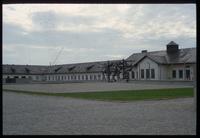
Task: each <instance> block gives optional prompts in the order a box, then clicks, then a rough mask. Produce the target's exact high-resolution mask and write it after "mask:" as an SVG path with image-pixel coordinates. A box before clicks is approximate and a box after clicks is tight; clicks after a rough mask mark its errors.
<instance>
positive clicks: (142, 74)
mask: <svg viewBox="0 0 200 138" xmlns="http://www.w3.org/2000/svg"><path fill="white" fill-rule="evenodd" d="M141 78H142V79H144V70H143V69H141Z"/></svg>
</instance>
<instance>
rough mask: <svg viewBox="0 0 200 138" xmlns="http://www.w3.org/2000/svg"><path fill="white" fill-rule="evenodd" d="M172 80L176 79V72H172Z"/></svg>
mask: <svg viewBox="0 0 200 138" xmlns="http://www.w3.org/2000/svg"><path fill="white" fill-rule="evenodd" d="M172 78H174V79H175V78H176V70H172Z"/></svg>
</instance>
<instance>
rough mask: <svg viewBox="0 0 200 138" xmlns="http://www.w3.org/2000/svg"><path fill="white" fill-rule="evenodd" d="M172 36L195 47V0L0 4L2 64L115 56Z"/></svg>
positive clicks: (154, 46) (156, 46)
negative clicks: (189, 0)
mask: <svg viewBox="0 0 200 138" xmlns="http://www.w3.org/2000/svg"><path fill="white" fill-rule="evenodd" d="M172 40H173V41H175V42H176V43H178V44H179V47H180V48H188V47H196V7H195V4H60V5H59V4H57V5H56V4H50V5H48V4H38V5H37V4H9V5H3V64H32V65H49V64H50V63H51V64H68V63H79V62H92V61H102V60H115V59H122V58H127V57H128V56H129V55H131V54H132V53H137V52H141V50H144V49H146V50H148V51H156V50H165V48H166V46H165V45H166V44H167V43H169V42H170V41H172ZM57 55H59V56H57ZM54 61H55V63H54Z"/></svg>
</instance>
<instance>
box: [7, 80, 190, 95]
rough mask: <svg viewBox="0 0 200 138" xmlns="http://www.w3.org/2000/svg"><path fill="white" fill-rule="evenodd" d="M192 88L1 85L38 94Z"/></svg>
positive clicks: (123, 84)
mask: <svg viewBox="0 0 200 138" xmlns="http://www.w3.org/2000/svg"><path fill="white" fill-rule="evenodd" d="M184 87H192V86H183V85H171V84H170V85H161V84H159V85H156V84H134V83H120V82H117V83H107V82H105V83H104V82H97V83H65V84H15V85H3V88H6V89H17V90H27V91H36V92H37V91H39V92H51V93H62V92H94V91H111V90H140V89H161V88H184Z"/></svg>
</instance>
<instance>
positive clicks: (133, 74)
mask: <svg viewBox="0 0 200 138" xmlns="http://www.w3.org/2000/svg"><path fill="white" fill-rule="evenodd" d="M132 79H135V72H134V71H132Z"/></svg>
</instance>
